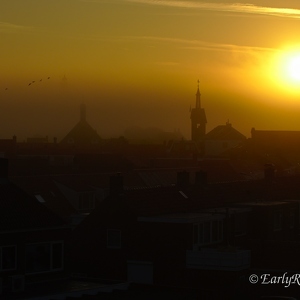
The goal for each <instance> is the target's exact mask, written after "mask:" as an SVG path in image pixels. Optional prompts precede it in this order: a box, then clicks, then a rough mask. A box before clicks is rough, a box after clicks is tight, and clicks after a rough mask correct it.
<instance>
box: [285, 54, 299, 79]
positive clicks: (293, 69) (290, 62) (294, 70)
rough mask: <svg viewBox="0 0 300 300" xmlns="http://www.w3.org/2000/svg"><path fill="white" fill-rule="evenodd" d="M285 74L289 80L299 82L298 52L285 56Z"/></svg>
mask: <svg viewBox="0 0 300 300" xmlns="http://www.w3.org/2000/svg"><path fill="white" fill-rule="evenodd" d="M286 75H287V76H288V77H289V79H290V80H291V81H294V82H298V83H300V53H295V54H292V55H291V56H290V57H288V58H287V65H286Z"/></svg>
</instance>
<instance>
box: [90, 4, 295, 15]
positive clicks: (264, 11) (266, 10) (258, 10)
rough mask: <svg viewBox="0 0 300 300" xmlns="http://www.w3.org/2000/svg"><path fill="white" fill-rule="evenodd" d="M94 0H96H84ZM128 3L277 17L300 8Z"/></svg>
mask: <svg viewBox="0 0 300 300" xmlns="http://www.w3.org/2000/svg"><path fill="white" fill-rule="evenodd" d="M86 1H96V0H86ZM125 1H126V2H130V3H138V4H146V5H156V6H169V7H178V8H193V9H201V10H208V11H218V12H231V13H246V14H256V15H270V16H277V17H289V18H300V10H299V9H295V8H276V7H265V6H257V5H254V4H243V3H211V2H199V1H197V2H196V1H176V0H175V1H173V0H170V1H169V0H125Z"/></svg>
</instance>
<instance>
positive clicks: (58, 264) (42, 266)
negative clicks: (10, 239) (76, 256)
mask: <svg viewBox="0 0 300 300" xmlns="http://www.w3.org/2000/svg"><path fill="white" fill-rule="evenodd" d="M25 251H26V252H25V255H26V273H42V272H50V271H57V270H62V269H63V243H62V242H49V243H38V244H28V245H26V250H25Z"/></svg>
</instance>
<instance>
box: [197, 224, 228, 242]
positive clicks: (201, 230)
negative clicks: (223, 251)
mask: <svg viewBox="0 0 300 300" xmlns="http://www.w3.org/2000/svg"><path fill="white" fill-rule="evenodd" d="M222 240H223V220H210V221H205V222H201V223H198V224H194V244H198V245H208V244H214V243H218V242H221V241H222Z"/></svg>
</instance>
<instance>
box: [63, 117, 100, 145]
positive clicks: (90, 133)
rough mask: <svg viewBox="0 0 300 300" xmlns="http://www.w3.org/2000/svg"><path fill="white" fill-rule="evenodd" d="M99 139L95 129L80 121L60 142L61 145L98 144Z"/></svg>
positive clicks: (84, 121)
mask: <svg viewBox="0 0 300 300" xmlns="http://www.w3.org/2000/svg"><path fill="white" fill-rule="evenodd" d="M100 140H101V138H100V136H99V135H98V133H97V132H96V130H95V129H93V128H92V126H91V125H90V124H89V123H88V122H87V121H86V120H80V121H79V122H78V123H77V124H76V125H75V126H74V128H73V129H72V130H71V131H70V132H69V133H68V134H67V135H66V136H65V137H64V138H63V139H62V140H61V143H63V144H73V143H74V144H98V143H99V142H100Z"/></svg>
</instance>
